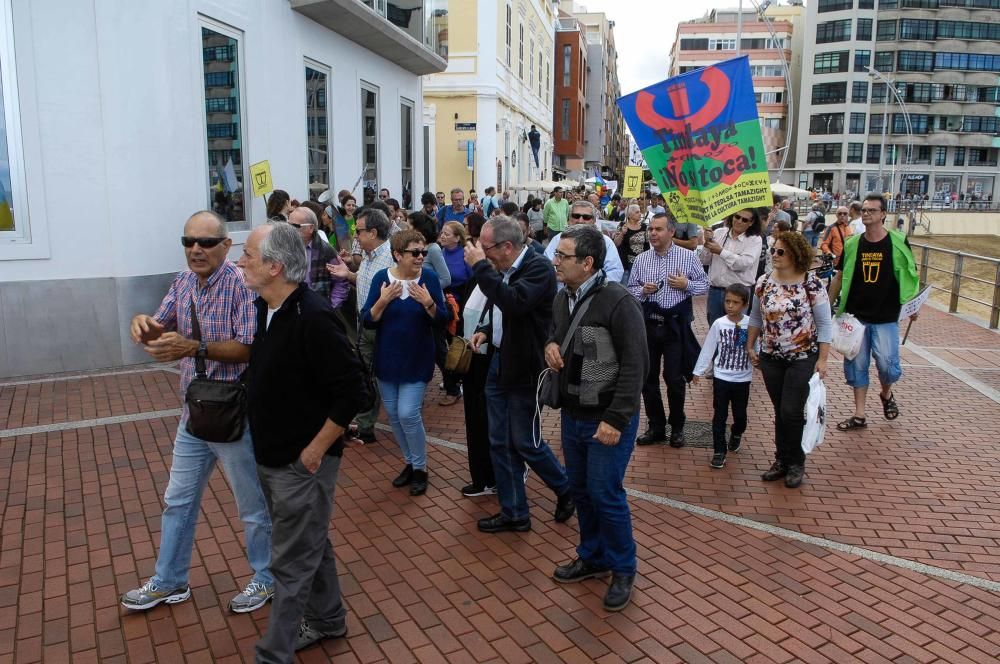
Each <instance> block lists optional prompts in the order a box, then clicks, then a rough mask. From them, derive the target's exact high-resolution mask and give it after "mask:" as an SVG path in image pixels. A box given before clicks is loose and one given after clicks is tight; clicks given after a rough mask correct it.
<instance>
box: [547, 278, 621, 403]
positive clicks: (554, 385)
mask: <svg viewBox="0 0 1000 664" xmlns="http://www.w3.org/2000/svg"><path fill="white" fill-rule="evenodd" d="M603 287H604V283H603V282H602V283H600V284H597V285H596V286H595V288H594V291H593V292H592V293H590V294H589V295H587V297H586V298H584V300H583V302H580V303H579V304H578V305H576V308H574V309H573V316H572V317H571V318H570V323H569V327H568V328H567V329H566V336H565V337H563V340H562V343H561V344H559V354H560V355H561V356H562V357H563V361H565V358H566V351H567V350H569V344H570V342H572V341H573V334H574V333H575V332H576V328H577V326H578V325H579V324H580V321H581V320H582V319H583V315H584V314H585V313H587V309H589V308H590V301H591V300H593V299H594V295H596V294H597V291H598V290H600V289H601V288H603ZM537 389H538V393H537V394H536V395H535V396H536V398H537V401H538V403H540V404H541V405H543V406H548V407H549V408H553V409H555V408H561V407H562V403H561V402H562V399H561V397H560V394H559V372H558V371H555V370H554V369H550V368H548V367H546V368H545V369H544V370H543V371H542V373H541V375H540V376H539V377H538V388H537ZM536 406H537V404H536Z"/></svg>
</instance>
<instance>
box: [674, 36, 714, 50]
mask: <svg viewBox="0 0 1000 664" xmlns="http://www.w3.org/2000/svg"><path fill="white" fill-rule="evenodd" d="M681 50H682V51H707V50H708V39H690V38H689V39H682V40H681Z"/></svg>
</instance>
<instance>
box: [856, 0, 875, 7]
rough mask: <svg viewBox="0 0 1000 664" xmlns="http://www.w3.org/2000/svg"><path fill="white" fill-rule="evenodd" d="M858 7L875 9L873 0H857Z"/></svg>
mask: <svg viewBox="0 0 1000 664" xmlns="http://www.w3.org/2000/svg"><path fill="white" fill-rule="evenodd" d="M858 9H875V0H858Z"/></svg>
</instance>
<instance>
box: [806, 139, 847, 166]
mask: <svg viewBox="0 0 1000 664" xmlns="http://www.w3.org/2000/svg"><path fill="white" fill-rule="evenodd" d="M841 147H842V146H841V144H840V143H812V144H810V145H809V150H808V152H807V153H806V162H807V163H810V164H828V163H832V162H838V161H840V150H841Z"/></svg>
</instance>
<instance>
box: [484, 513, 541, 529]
mask: <svg viewBox="0 0 1000 664" xmlns="http://www.w3.org/2000/svg"><path fill="white" fill-rule="evenodd" d="M476 525H477V526H478V527H479V530H481V531H482V532H484V533H502V532H506V531H508V530H509V531H513V532H516V533H523V532H527V531H529V530H531V519H522V520H521V521H515V520H514V519H511V518H509V517H507V516H505V515H504V513H503V512H501V513H500V514H496V515H494V516H491V517H487V518H485V519H480V520H479V522H478V523H477V524H476Z"/></svg>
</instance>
